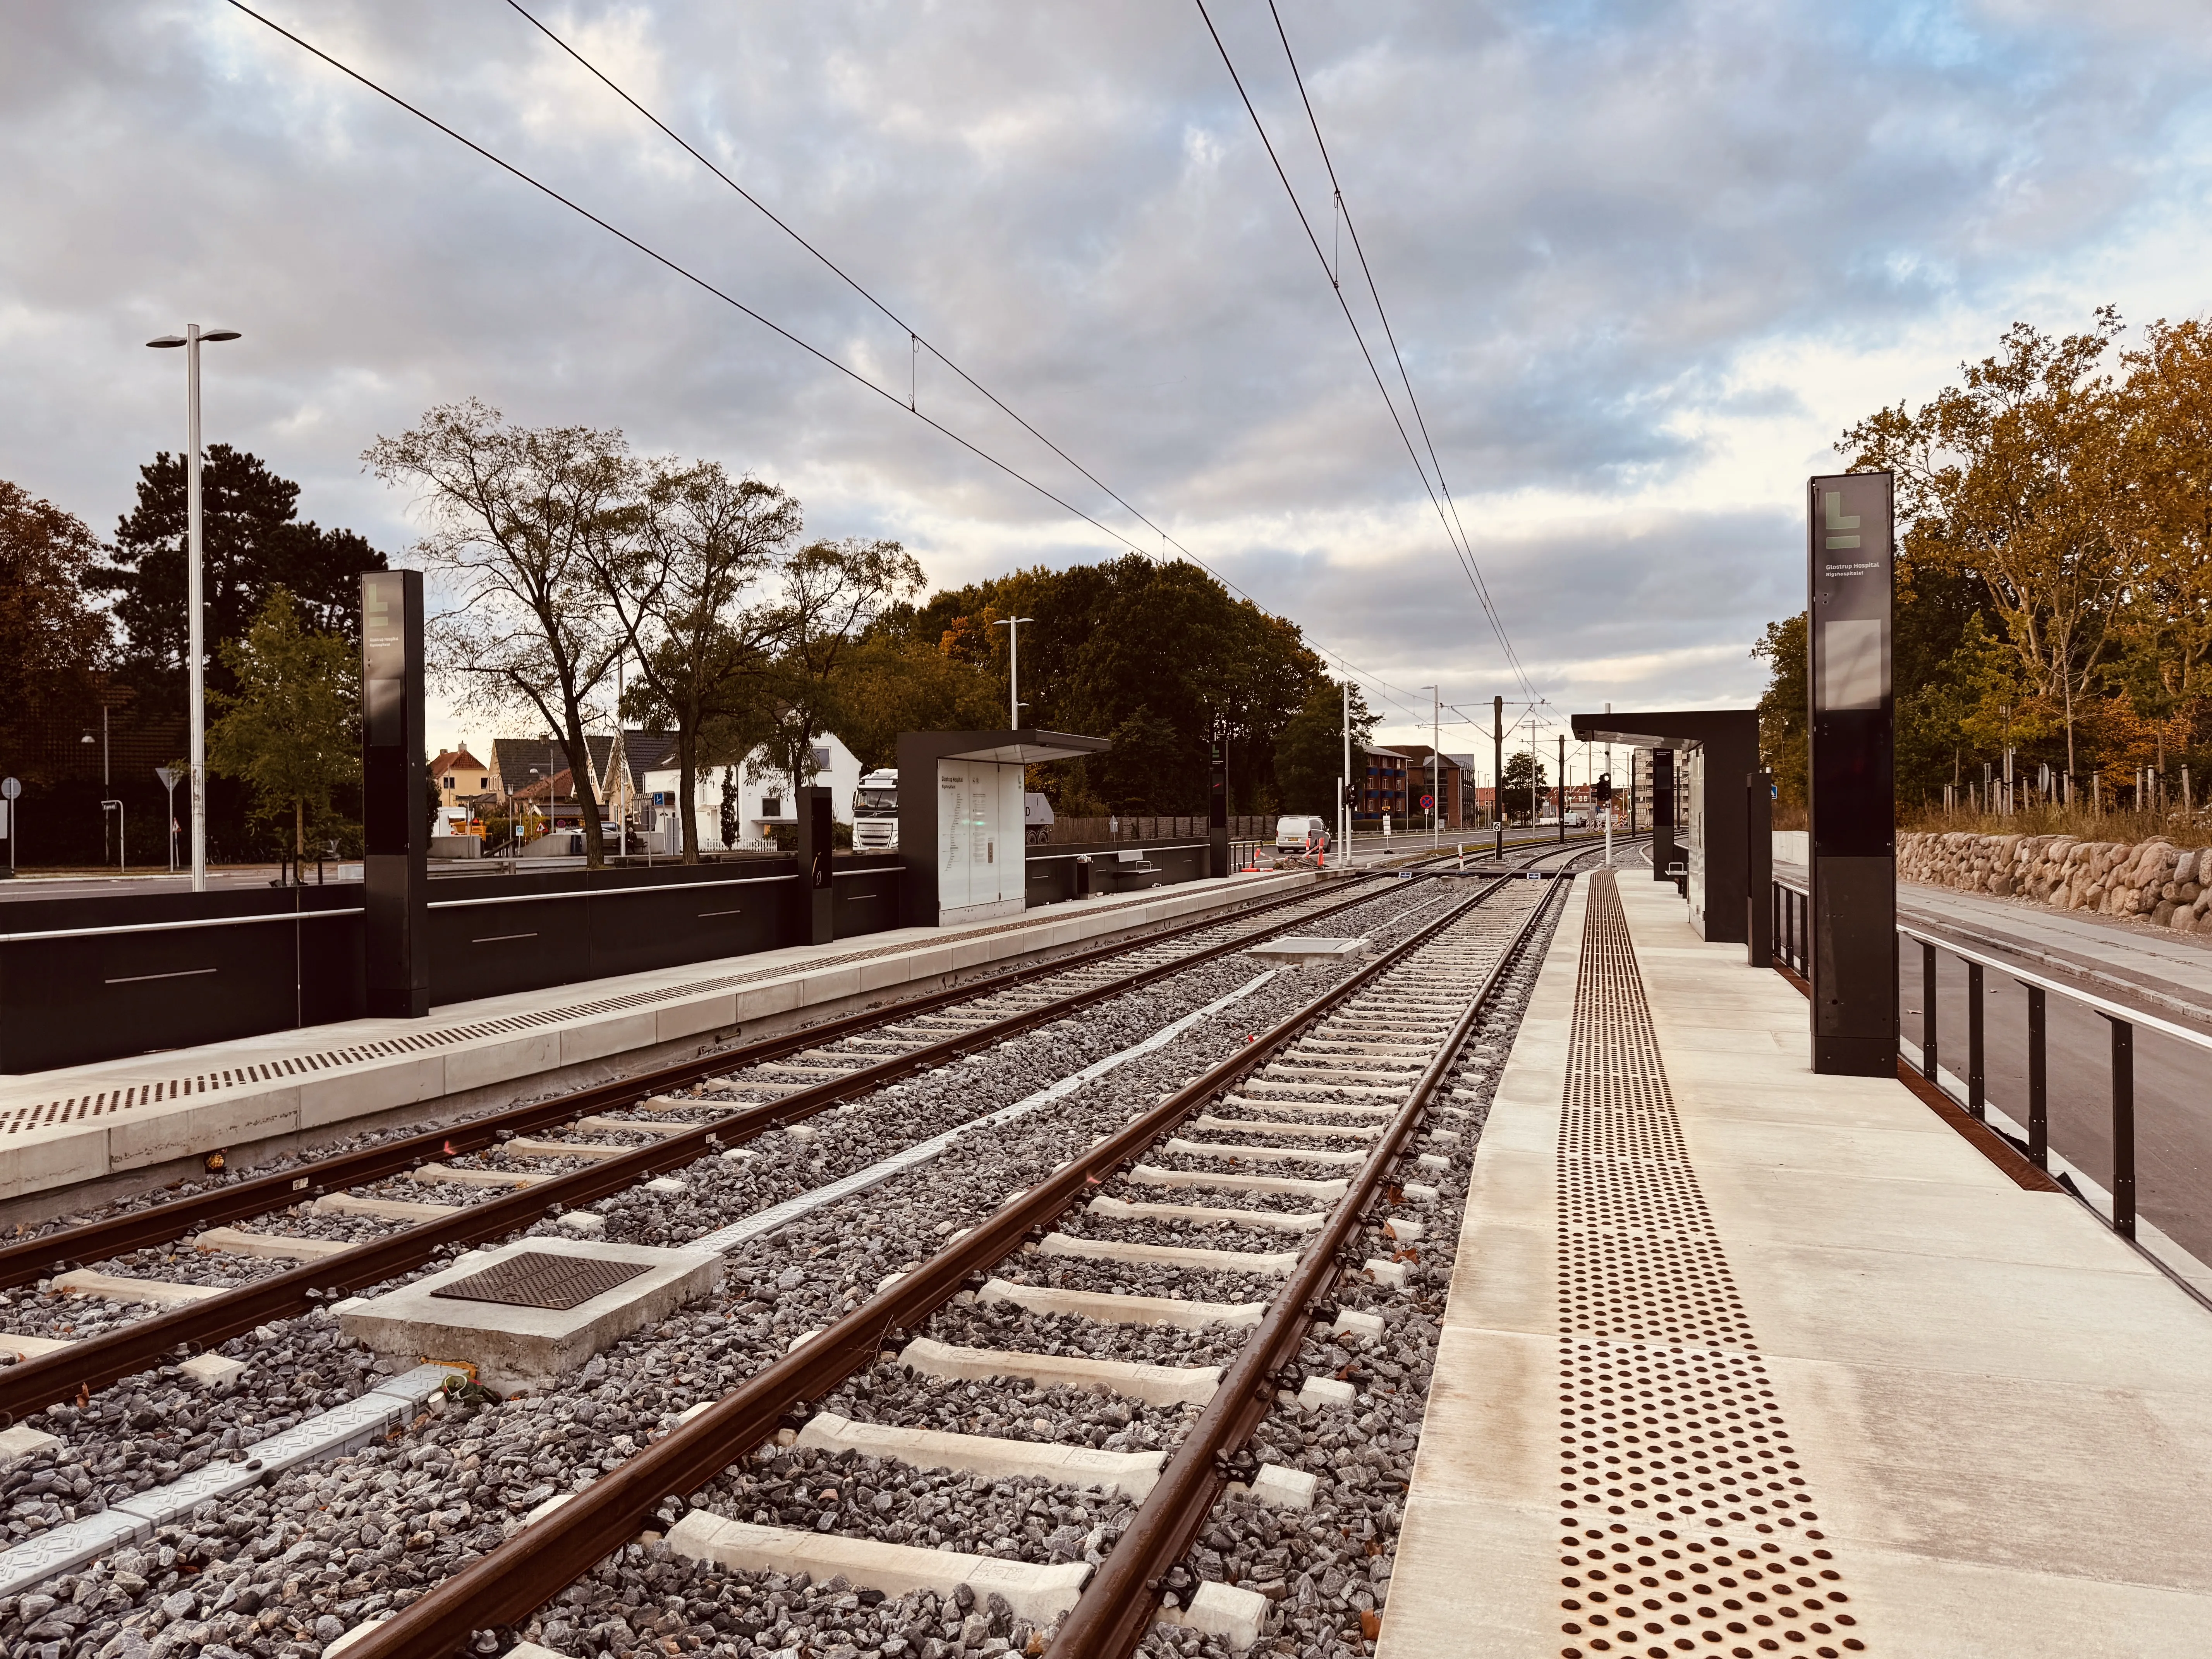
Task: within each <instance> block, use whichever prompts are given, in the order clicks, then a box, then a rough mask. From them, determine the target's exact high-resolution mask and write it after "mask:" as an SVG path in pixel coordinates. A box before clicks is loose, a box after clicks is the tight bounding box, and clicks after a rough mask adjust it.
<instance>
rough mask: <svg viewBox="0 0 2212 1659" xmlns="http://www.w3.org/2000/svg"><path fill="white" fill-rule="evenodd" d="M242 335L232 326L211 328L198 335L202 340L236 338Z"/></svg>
mask: <svg viewBox="0 0 2212 1659" xmlns="http://www.w3.org/2000/svg"><path fill="white" fill-rule="evenodd" d="M200 338H202V339H203V340H236V339H240V338H243V336H241V335H240V333H239V331H237V330H236V329H234V328H211V329H210V330H208V331H207V332H205V333H204V334H203V335H201V336H200Z"/></svg>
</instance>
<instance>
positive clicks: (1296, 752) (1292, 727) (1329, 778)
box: [1275, 680, 1375, 823]
mask: <svg viewBox="0 0 2212 1659" xmlns="http://www.w3.org/2000/svg"><path fill="white" fill-rule="evenodd" d="M1343 698H1344V689H1343V686H1342V685H1341V684H1340V683H1339V682H1336V681H1334V680H1318V681H1316V682H1315V684H1314V686H1313V688H1312V690H1310V691H1308V692H1307V693H1306V698H1305V702H1304V704H1302V705H1301V706H1300V708H1299V709H1298V712H1297V714H1293V715H1291V718H1290V720H1289V721H1288V723H1286V724H1285V726H1284V727H1283V729H1282V731H1281V732H1280V733H1279V735H1278V736H1277V737H1276V738H1275V781H1276V783H1277V785H1278V786H1279V787H1280V788H1281V791H1282V808H1283V810H1284V811H1286V812H1313V813H1318V814H1319V815H1320V816H1322V817H1326V818H1328V819H1329V820H1330V821H1331V822H1332V823H1334V821H1335V813H1336V805H1337V800H1338V795H1337V781H1338V776H1339V775H1340V774H1341V773H1342V772H1343V770H1344V702H1343ZM1374 732H1375V715H1374V714H1373V712H1372V711H1371V710H1370V709H1369V708H1368V707H1367V702H1366V700H1365V699H1364V698H1363V697H1362V696H1360V695H1359V688H1358V687H1357V686H1354V687H1352V741H1353V742H1354V743H1356V744H1364V743H1365V742H1367V741H1368V739H1369V738H1371V737H1372V736H1373V735H1374Z"/></svg>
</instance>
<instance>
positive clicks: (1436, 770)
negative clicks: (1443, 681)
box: [1421, 685, 1444, 848]
mask: <svg viewBox="0 0 2212 1659" xmlns="http://www.w3.org/2000/svg"><path fill="white" fill-rule="evenodd" d="M1421 690H1424V691H1425V692H1427V693H1428V694H1429V845H1430V847H1431V848H1435V847H1437V845H1439V844H1440V843H1439V842H1438V841H1437V814H1438V813H1439V812H1441V811H1443V804H1444V798H1443V771H1442V770H1441V769H1440V766H1439V763H1440V761H1441V759H1442V757H1441V755H1440V754H1439V753H1438V751H1437V743H1438V742H1439V741H1440V740H1441V738H1442V736H1443V706H1442V704H1441V703H1439V702H1437V698H1438V697H1439V696H1441V695H1442V693H1441V692H1440V691H1439V690H1437V687H1435V686H1433V685H1425V686H1423V687H1422V688H1421Z"/></svg>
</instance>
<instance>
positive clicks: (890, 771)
mask: <svg viewBox="0 0 2212 1659" xmlns="http://www.w3.org/2000/svg"><path fill="white" fill-rule="evenodd" d="M897 848H898V772H897V769H896V768H887V769H884V770H882V771H879V772H870V773H867V774H866V775H864V776H863V777H862V778H861V779H860V787H859V788H857V789H855V790H854V792H853V850H854V852H855V853H890V852H895V851H896V850H897Z"/></svg>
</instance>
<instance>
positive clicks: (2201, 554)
mask: <svg viewBox="0 0 2212 1659" xmlns="http://www.w3.org/2000/svg"><path fill="white" fill-rule="evenodd" d="M2121 362H2123V363H2124V365H2125V366H2126V368H2127V369H2128V374H2127V378H2126V380H2125V383H2124V386H2122V388H2121V392H2120V406H2121V418H2120V428H2121V432H2122V439H2121V461H2120V473H2121V477H2123V478H2124V481H2125V483H2126V486H2127V487H2126V489H2124V492H2123V493H2122V495H2120V497H2119V501H2118V507H2119V512H2118V523H2119V533H2120V535H2121V537H2122V538H2123V540H2124V544H2125V548H2126V552H2127V555H2128V557H2129V561H2130V566H2131V568H2132V570H2133V573H2134V576H2133V580H2131V582H2130V589H2129V602H2128V605H2127V606H2126V610H2125V614H2124V617H2123V618H2122V627H2123V630H2124V634H2125V635H2126V652H2127V655H2128V657H2129V659H2130V661H2129V662H2128V664H2127V665H2126V670H2127V678H2128V679H2129V681H2130V691H2131V692H2132V693H2133V701H2134V702H2135V703H2136V707H2137V708H2138V709H2139V710H2141V711H2142V712H2143V713H2145V714H2148V715H2150V716H2151V717H2152V718H2153V719H2154V720H2155V722H2156V729H2157V732H2158V738H2157V743H2158V747H2159V750H2160V753H2159V757H2158V764H2159V768H2160V770H2161V771H2163V770H2164V769H2165V753H2164V750H2165V732H2166V726H2167V725H2168V723H2169V722H2170V721H2171V720H2172V718H2173V717H2174V716H2175V715H2177V714H2180V713H2182V712H2183V711H2184V710H2185V709H2186V708H2188V707H2189V706H2190V705H2191V703H2193V702H2197V700H2199V699H2201V698H2203V696H2206V695H2207V694H2208V692H2212V325H2208V324H2206V323H2204V322H2202V321H2199V320H2197V319H2191V320H2189V321H2186V322H2183V323H2178V324H2175V323H2168V322H2166V321H2165V320H2164V319H2160V321H2158V322H2156V323H2154V324H2152V325H2151V326H2150V327H2149V328H2148V330H2146V331H2145V336H2144V344H2143V345H2142V348H2141V349H2138V350H2135V351H2130V352H2128V353H2126V354H2124V356H2122V358H2121Z"/></svg>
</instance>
